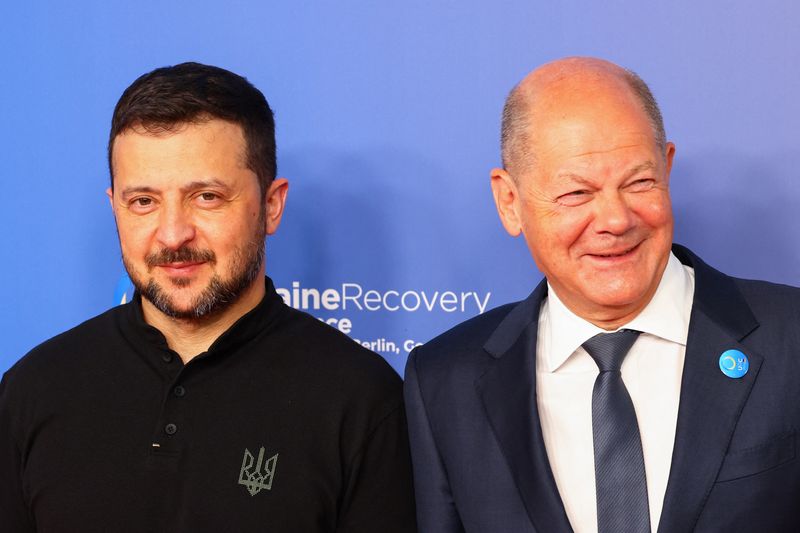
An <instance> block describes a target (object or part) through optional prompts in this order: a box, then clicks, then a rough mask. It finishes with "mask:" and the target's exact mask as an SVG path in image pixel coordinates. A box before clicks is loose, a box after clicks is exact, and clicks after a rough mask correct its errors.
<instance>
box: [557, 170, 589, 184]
mask: <svg viewBox="0 0 800 533" xmlns="http://www.w3.org/2000/svg"><path fill="white" fill-rule="evenodd" d="M556 176H557V177H558V178H563V179H568V180H570V181H574V182H576V183H580V184H581V185H591V184H592V183H591V182H590V181H589V180H588V179H586V178H584V177H583V176H581V175H580V174H575V173H574V172H567V171H564V172H559V173H558V174H557V175H556Z"/></svg>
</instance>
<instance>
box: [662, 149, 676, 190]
mask: <svg viewBox="0 0 800 533" xmlns="http://www.w3.org/2000/svg"><path fill="white" fill-rule="evenodd" d="M674 157H675V143H671V142H668V143H667V146H666V152H665V154H664V159H665V161H666V163H667V167H666V176H667V183H669V173H670V172H672V159H673V158H674Z"/></svg>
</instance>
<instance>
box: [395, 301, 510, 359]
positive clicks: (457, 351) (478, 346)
mask: <svg viewBox="0 0 800 533" xmlns="http://www.w3.org/2000/svg"><path fill="white" fill-rule="evenodd" d="M519 304H520V302H514V303H509V304H505V305H501V306H500V307H496V308H494V309H491V310H489V311H487V312H485V313H483V314H480V315H478V316H475V317H473V318H471V319H469V320H466V321H464V322H462V323H460V324H458V325H456V326H454V327H453V328H451V329H449V330H447V331H445V332H444V333H442V334H441V335H439V336H437V337H435V338H434V339H432V340H430V341H428V342H427V343H425V344H424V345H422V346H419V347H417V348H415V349H414V351H413V352H412V353H411V356H410V358H409V365H411V364H414V365H415V369H416V371H417V372H420V373H421V372H426V373H430V372H434V373H437V372H440V371H441V372H452V371H455V370H457V369H459V368H461V369H466V368H471V367H473V366H474V365H475V364H478V363H480V362H481V361H483V360H484V359H485V358H486V357H488V354H487V353H486V351H485V350H484V344H486V341H487V340H489V338H490V337H491V336H492V333H494V331H495V330H496V329H497V327H498V326H499V325H500V323H501V322H503V320H504V319H505V318H506V317H507V316H508V314H509V313H510V312H511V311H512V310H513V309H514V308H515V307H516V306H517V305H519Z"/></svg>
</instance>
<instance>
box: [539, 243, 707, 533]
mask: <svg viewBox="0 0 800 533" xmlns="http://www.w3.org/2000/svg"><path fill="white" fill-rule="evenodd" d="M693 296H694V270H693V269H692V268H689V267H686V266H684V265H682V264H681V263H680V261H678V259H677V258H676V257H675V256H674V255H673V254H670V257H669V261H668V263H667V267H666V269H665V270H664V275H663V276H662V277H661V282H660V283H659V285H658V289H656V293H655V295H654V296H653V299H652V300H650V303H649V304H647V307H645V309H644V310H643V311H642V312H641V313H640V314H639V315H638V316H637V317H636V318H634V319H633V320H631V321H630V322H629V323H628V324H626V325H625V326H623V328H625V329H635V330H638V331H641V332H642V334H641V335H639V337H638V338H637V339H636V342H635V343H634V345H633V347H632V348H631V350H630V352H628V355H627V357H626V358H625V361H624V362H623V364H622V380H623V381H624V382H625V386H626V387H627V389H628V393H629V394H630V396H631V400H632V401H633V406H634V408H635V409H636V418H637V420H638V423H639V433H640V434H641V437H642V451H643V452H644V466H645V472H646V475H647V496H648V500H649V504H650V524H651V530H652V531H656V530H657V529H658V521H659V518H660V517H661V508H662V506H663V503H664V493H665V492H666V489H667V479H668V478H669V469H670V464H671V462H672V447H673V444H674V442H675V425H676V423H677V419H678V402H679V399H680V390H681V375H682V374H683V360H684V356H685V354H686V337H687V334H688V331H689V316H690V314H691V311H692V299H693ZM623 328H620V329H623ZM603 332H605V330H602V329H600V328H598V327H597V326H595V325H593V324H591V323H589V322H587V321H585V320H583V319H582V318H580V317H578V316H577V315H575V314H574V313H572V312H571V311H570V310H569V309H567V308H566V306H564V304H563V303H562V302H561V300H559V298H558V295H557V294H556V293H555V291H554V290H553V288H552V287H551V286H549V285H548V297H547V299H546V300H545V301H544V303H543V304H542V307H541V312H540V313H539V335H538V342H537V346H536V388H537V404H538V408H539V418H540V419H541V424H542V434H543V437H544V443H545V447H546V449H547V457H548V459H549V460H550V467H551V468H552V470H553V476H554V477H555V481H556V485H557V486H558V491H559V493H560V494H561V499H562V501H563V502H564V508H565V509H566V512H567V517H568V518H569V521H570V523H571V524H572V527H573V529H574V530H575V531H576V533H595V532H597V501H596V499H595V483H594V449H593V443H592V388H593V387H594V381H595V378H596V377H597V374H598V373H599V371H598V368H597V365H596V364H595V362H594V360H593V359H592V358H591V357H590V356H589V354H588V353H586V350H584V349H583V348H582V347H581V345H582V344H583V343H584V342H586V341H587V340H588V339H590V338H591V337H593V336H594V335H596V334H598V333H603Z"/></svg>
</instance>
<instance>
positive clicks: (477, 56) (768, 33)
mask: <svg viewBox="0 0 800 533" xmlns="http://www.w3.org/2000/svg"><path fill="white" fill-rule="evenodd" d="M0 21H1V22H0V24H1V25H2V29H1V30H0V65H2V67H3V72H2V75H1V76H0V111H1V113H0V116H2V118H3V122H2V128H0V136H1V137H0V150H1V151H2V152H1V153H2V165H0V183H1V184H2V192H3V199H4V202H3V206H2V208H0V224H1V225H2V228H3V245H2V246H1V247H0V253H2V258H0V268H2V277H0V280H1V282H2V286H3V291H2V299H0V302H2V303H0V327H1V328H2V332H1V333H2V335H0V371H4V370H5V369H6V368H8V367H9V366H10V365H12V364H13V362H14V361H16V360H17V359H18V358H19V357H20V356H22V355H23V354H24V353H25V352H26V351H28V350H29V349H30V348H32V347H33V346H35V345H36V344H38V343H40V342H41V341H43V340H45V339H46V338H48V337H50V336H52V335H54V334H56V333H58V332H61V331H63V330H65V329H67V328H69V327H72V326H74V325H76V324H77V323H79V322H81V321H83V320H85V319H87V318H89V317H91V316H93V315H95V314H98V313H100V312H102V311H103V310H105V309H107V308H108V307H109V306H110V305H111V304H112V302H113V296H114V291H115V288H116V285H117V281H118V280H119V278H120V276H121V275H122V274H123V269H122V265H121V262H120V259H119V250H118V245H117V239H116V233H115V229H114V224H113V218H112V215H111V210H110V208H109V206H108V201H107V199H106V197H105V194H104V190H105V188H106V187H107V182H108V175H107V170H106V167H105V145H106V136H107V130H108V126H109V123H110V117H111V112H112V109H113V106H114V104H115V103H116V100H117V98H118V97H119V95H120V94H121V92H122V91H123V90H124V88H125V87H127V85H128V84H130V83H131V82H132V81H133V80H134V79H135V78H136V77H137V76H139V75H140V74H142V73H144V72H146V71H149V70H151V69H153V68H155V67H158V66H163V65H167V64H175V63H178V62H182V61H186V60H196V61H201V62H206V63H211V64H216V65H219V66H222V67H225V68H228V69H231V70H233V71H235V72H238V73H240V74H243V75H245V76H247V77H248V78H249V79H250V80H251V81H252V82H253V83H254V84H255V85H256V86H257V87H259V88H260V89H261V90H262V91H263V92H264V93H265V94H266V96H267V98H268V99H269V101H270V103H271V105H272V106H273V107H274V109H275V111H276V120H277V130H278V132H277V133H278V150H279V152H278V157H279V172H280V174H281V175H283V176H286V177H288V178H289V180H290V182H291V188H290V193H289V204H288V211H287V212H286V215H285V218H284V220H283V223H282V226H281V228H280V231H279V233H278V235H277V236H276V237H274V238H271V239H270V240H268V242H267V256H268V264H267V270H268V273H269V274H270V275H271V276H272V277H273V278H274V279H275V281H276V284H277V285H279V286H284V287H287V286H290V285H291V283H292V281H300V283H301V285H302V286H306V287H317V288H319V289H320V290H322V289H324V288H327V287H336V286H338V285H340V284H341V283H343V282H354V283H359V284H361V285H362V286H364V287H365V288H374V289H378V290H389V289H396V290H399V291H405V290H417V291H421V290H426V291H431V292H432V291H436V290H438V291H443V290H453V291H478V292H486V291H491V293H492V296H491V299H490V302H489V306H490V307H493V306H496V305H499V304H501V303H504V302H507V301H511V300H514V299H519V298H522V297H524V296H525V295H527V294H528V292H529V291H530V290H531V289H532V288H533V287H534V285H535V284H536V283H537V281H538V280H539V279H540V278H541V274H539V272H538V271H537V270H536V268H535V266H534V264H533V261H532V259H531V258H530V255H529V253H528V251H527V249H526V248H525V244H524V242H523V241H522V240H521V239H517V240H514V239H511V238H510V237H508V236H507V235H506V234H505V232H504V231H503V229H502V227H501V225H500V223H499V221H498V218H497V215H496V213H495V210H494V206H493V203H492V200H491V195H490V191H489V179H488V175H489V174H488V172H489V169H490V168H491V167H492V166H494V165H497V164H498V163H499V154H498V146H497V145H498V129H499V115H500V110H501V107H502V103H503V99H504V97H505V95H506V93H507V92H508V90H509V89H510V88H511V87H512V86H513V84H514V83H516V82H517V81H518V80H519V79H520V78H521V77H523V76H524V75H525V74H526V73H527V72H528V71H529V70H530V69H532V68H533V67H535V66H536V65H538V64H541V63H543V62H545V61H549V60H551V59H554V58H557V57H561V56H565V55H597V56H602V57H606V58H609V59H611V60H613V61H616V62H618V63H620V64H622V65H624V66H627V67H629V68H632V69H633V70H635V71H637V72H638V73H639V74H640V75H641V76H642V77H643V78H644V79H645V80H646V81H648V83H650V85H651V87H652V89H653V91H654V93H655V95H656V97H657V98H658V100H659V102H660V103H661V106H662V110H663V113H664V117H665V120H666V126H667V134H668V137H669V138H670V139H671V140H673V141H674V142H675V143H676V144H677V147H678V151H677V155H676V162H675V166H674V169H673V173H672V192H673V201H674V210H675V215H676V219H677V226H676V241H677V242H681V243H683V244H686V245H688V246H690V247H691V248H693V249H694V250H695V251H696V252H697V253H699V254H700V255H701V256H702V257H704V258H705V259H706V260H707V261H708V262H709V263H711V264H712V265H713V266H716V267H718V268H720V269H722V270H724V271H726V272H728V273H731V274H734V275H738V276H743V277H750V278H764V279H768V280H772V281H778V282H783V283H789V284H794V285H798V284H800V222H799V221H798V211H799V210H800V181H798V170H797V168H798V161H799V160H800V157H799V156H800V149H799V148H798V136H797V124H798V122H799V119H800V103H798V102H799V100H798V97H797V95H798V94H800V69H798V68H797V66H798V65H800V50H799V47H800V44H798V43H800V41H799V40H798V37H797V28H798V27H800V4H799V3H796V2H790V1H788V0H782V1H769V0H767V1H765V2H760V3H758V4H755V3H752V2H745V1H743V0H736V1H734V2H694V1H689V0H678V1H674V2H658V3H656V2H641V1H633V0H630V1H609V2H602V3H600V2H588V1H585V2H578V1H572V0H567V1H561V2H544V1H530V0H526V1H523V0H508V1H496V2H481V1H477V0H468V1H461V2H455V1H438V2H431V1H425V2H422V1H413V0H412V1H406V2H392V3H389V2H367V1H345V2H323V1H319V2H302V1H298V2H281V3H278V2H256V1H252V0H250V1H229V2H225V3H224V4H223V3H222V2H207V1H206V2H203V1H197V2H155V1H149V0H145V1H140V2H136V3H127V4H123V3H113V2H100V1H85V2H81V3H80V5H79V6H75V5H70V4H69V3H61V2H53V3H48V4H45V3H41V2H31V3H22V2H4V3H3V4H2V6H1V7H0ZM471 314H474V311H473V312H465V313H461V312H456V313H445V312H443V311H439V312H433V313H429V312H427V311H425V312H419V311H418V312H415V313H407V312H394V313H391V312H377V313H368V312H362V313H346V314H345V313H338V315H341V316H345V315H346V316H347V317H349V318H350V319H351V320H352V321H353V332H352V334H353V335H354V336H357V337H358V338H362V339H370V338H379V337H380V338H387V339H397V340H400V341H402V340H403V339H414V340H418V341H426V340H428V339H429V338H431V337H433V336H434V335H435V334H437V333H439V332H441V331H443V330H444V329H446V328H448V327H450V326H452V325H453V324H455V323H457V322H460V321H462V320H464V319H466V318H468V317H469V316H471ZM326 316H337V313H327V314H326ZM386 357H387V359H388V360H389V361H390V363H391V364H392V365H393V366H394V367H395V368H396V369H398V371H401V370H402V366H403V364H404V362H405V352H403V353H402V354H400V355H387V356H386Z"/></svg>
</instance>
